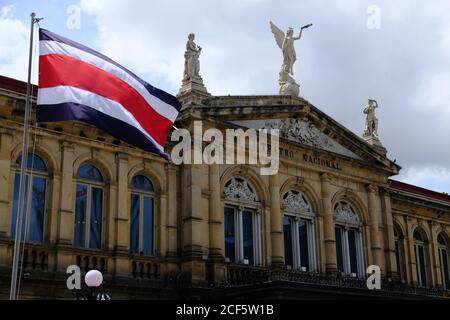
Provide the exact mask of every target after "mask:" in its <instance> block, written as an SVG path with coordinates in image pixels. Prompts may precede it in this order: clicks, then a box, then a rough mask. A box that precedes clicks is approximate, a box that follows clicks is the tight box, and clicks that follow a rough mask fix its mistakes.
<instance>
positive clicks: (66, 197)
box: [56, 141, 75, 271]
mask: <svg viewBox="0 0 450 320" xmlns="http://www.w3.org/2000/svg"><path fill="white" fill-rule="evenodd" d="M60 148H61V149H60V151H61V163H62V165H61V179H60V181H61V184H60V186H61V188H60V190H59V209H58V233H57V240H56V241H57V243H58V244H63V245H72V244H73V235H74V228H75V214H74V208H75V199H74V194H75V184H74V181H73V176H74V172H73V170H74V169H73V163H74V161H75V150H74V146H73V144H72V143H70V142H67V141H63V142H61V145H60ZM73 263H74V260H73V259H72V252H71V251H67V250H60V251H58V253H57V257H56V265H57V270H58V271H65V270H66V268H67V266H69V265H71V264H73Z"/></svg>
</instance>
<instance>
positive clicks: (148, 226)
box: [143, 196, 153, 255]
mask: <svg viewBox="0 0 450 320" xmlns="http://www.w3.org/2000/svg"><path fill="white" fill-rule="evenodd" d="M143 220H144V225H143V233H144V234H143V236H144V238H143V246H144V247H143V251H144V254H145V255H152V254H153V198H150V197H145V196H144V219H143Z"/></svg>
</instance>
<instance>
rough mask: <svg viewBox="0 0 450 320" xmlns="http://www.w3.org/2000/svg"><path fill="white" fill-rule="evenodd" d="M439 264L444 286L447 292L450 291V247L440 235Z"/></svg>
mask: <svg viewBox="0 0 450 320" xmlns="http://www.w3.org/2000/svg"><path fill="white" fill-rule="evenodd" d="M438 245H439V262H440V265H441V274H442V285H443V287H444V289H445V290H450V274H449V273H450V270H449V265H448V249H447V248H448V247H447V241H446V240H445V239H444V237H443V236H442V235H441V234H440V235H439V236H438Z"/></svg>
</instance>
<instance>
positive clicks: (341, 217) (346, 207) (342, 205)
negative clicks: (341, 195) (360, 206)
mask: <svg viewBox="0 0 450 320" xmlns="http://www.w3.org/2000/svg"><path fill="white" fill-rule="evenodd" d="M334 218H335V221H336V223H341V224H344V225H350V226H356V227H359V226H361V225H362V222H361V219H360V218H359V216H358V214H357V213H356V212H355V210H354V209H353V207H352V206H351V205H350V203H348V202H345V201H340V202H338V204H337V205H336V207H335V208H334Z"/></svg>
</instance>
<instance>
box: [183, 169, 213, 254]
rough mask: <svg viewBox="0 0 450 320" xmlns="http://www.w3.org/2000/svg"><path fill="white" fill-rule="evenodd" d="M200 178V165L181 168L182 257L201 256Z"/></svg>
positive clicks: (202, 221)
mask: <svg viewBox="0 0 450 320" xmlns="http://www.w3.org/2000/svg"><path fill="white" fill-rule="evenodd" d="M201 176H202V172H201V166H200V165H184V166H183V183H182V188H183V189H182V190H183V213H182V219H183V255H184V256H189V257H194V256H195V257H199V256H202V254H203V246H202V245H203V243H202V238H204V237H203V234H202V225H203V223H204V219H203V216H202V187H201ZM208 242H209V238H208Z"/></svg>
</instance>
